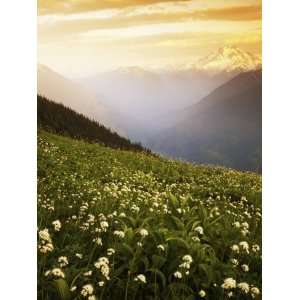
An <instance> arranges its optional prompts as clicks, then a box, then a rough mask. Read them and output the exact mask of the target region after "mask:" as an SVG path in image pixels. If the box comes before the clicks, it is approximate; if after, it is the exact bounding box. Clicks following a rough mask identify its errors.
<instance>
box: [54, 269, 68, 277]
mask: <svg viewBox="0 0 300 300" xmlns="http://www.w3.org/2000/svg"><path fill="white" fill-rule="evenodd" d="M51 274H52V275H53V276H55V277H61V278H65V274H64V272H63V271H62V270H61V269H60V268H54V269H53V270H52V271H51Z"/></svg>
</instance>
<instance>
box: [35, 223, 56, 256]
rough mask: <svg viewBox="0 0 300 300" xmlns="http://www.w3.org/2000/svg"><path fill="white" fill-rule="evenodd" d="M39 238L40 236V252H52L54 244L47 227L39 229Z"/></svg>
mask: <svg viewBox="0 0 300 300" xmlns="http://www.w3.org/2000/svg"><path fill="white" fill-rule="evenodd" d="M39 238H40V244H39V245H38V248H39V250H40V252H41V253H43V254H46V253H47V252H52V251H53V249H54V247H53V244H52V239H51V236H50V234H49V231H48V229H47V228H45V229H43V230H40V231H39Z"/></svg>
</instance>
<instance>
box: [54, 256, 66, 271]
mask: <svg viewBox="0 0 300 300" xmlns="http://www.w3.org/2000/svg"><path fill="white" fill-rule="evenodd" d="M57 261H58V263H59V266H60V267H61V268H63V267H65V266H67V265H68V264H69V261H68V258H67V257H66V256H60V257H59V258H58V260H57Z"/></svg>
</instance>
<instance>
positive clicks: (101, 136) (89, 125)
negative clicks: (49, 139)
mask: <svg viewBox="0 0 300 300" xmlns="http://www.w3.org/2000/svg"><path fill="white" fill-rule="evenodd" d="M37 123H38V127H39V128H42V129H44V130H47V131H50V132H53V133H58V134H61V135H67V136H70V137H73V138H77V139H83V140H85V141H88V142H94V143H100V144H103V145H106V146H109V147H111V148H119V149H124V150H132V151H142V152H145V153H148V154H149V153H150V150H148V149H145V148H143V147H142V146H141V145H140V144H137V143H132V142H131V141H130V140H128V139H126V138H124V137H121V136H119V135H118V134H117V133H116V132H112V131H111V130H110V129H108V128H106V127H104V126H103V125H101V124H99V123H97V122H96V121H92V120H90V119H88V118H87V117H85V116H84V115H82V114H79V113H77V112H75V111H74V110H72V109H70V108H68V107H65V106H64V105H62V104H58V103H55V102H53V101H50V100H48V99H46V98H45V97H42V96H37Z"/></svg>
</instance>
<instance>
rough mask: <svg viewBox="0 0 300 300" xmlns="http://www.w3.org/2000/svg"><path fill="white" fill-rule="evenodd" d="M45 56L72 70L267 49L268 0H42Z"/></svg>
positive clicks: (156, 64)
mask: <svg viewBox="0 0 300 300" xmlns="http://www.w3.org/2000/svg"><path fill="white" fill-rule="evenodd" d="M37 26H38V28H37V29H38V30H37V31H38V62H39V63H41V64H45V65H47V66H48V67H50V68H52V69H54V70H56V71H57V72H60V73H62V74H64V75H66V76H69V77H82V76H88V75H92V74H95V73H99V72H103V71H107V70H112V69H116V68H119V67H126V66H139V67H143V68H150V69H153V68H154V69H155V68H170V67H172V68H173V67H179V66H182V65H185V64H190V63H193V62H195V61H197V60H198V59H199V58H201V57H203V56H206V55H208V54H210V53H211V52H212V51H216V50H217V49H218V48H221V47H223V46H235V47H239V48H241V49H242V50H245V51H248V52H251V53H253V54H255V55H260V54H261V0H223V1H222V0H183V1H182V0H181V1H176V0H175V1H174V0H38V25H37Z"/></svg>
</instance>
